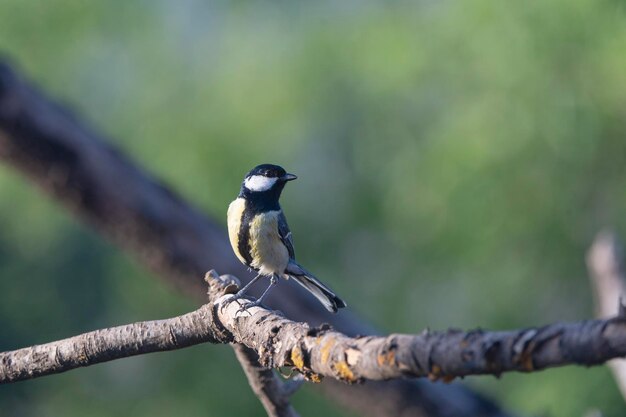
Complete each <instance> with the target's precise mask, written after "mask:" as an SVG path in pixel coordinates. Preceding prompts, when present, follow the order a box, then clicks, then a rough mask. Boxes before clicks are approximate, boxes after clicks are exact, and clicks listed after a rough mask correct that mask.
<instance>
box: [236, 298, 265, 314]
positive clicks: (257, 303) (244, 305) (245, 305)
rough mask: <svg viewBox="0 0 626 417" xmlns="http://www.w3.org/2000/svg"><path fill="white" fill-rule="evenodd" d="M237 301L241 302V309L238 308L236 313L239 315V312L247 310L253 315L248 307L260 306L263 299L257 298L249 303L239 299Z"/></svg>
mask: <svg viewBox="0 0 626 417" xmlns="http://www.w3.org/2000/svg"><path fill="white" fill-rule="evenodd" d="M235 301H237V304H239V309H238V310H237V312H236V313H235V315H239V313H243V312H247V313H248V314H249V315H252V313H250V312H249V311H248V309H250V308H252V307H258V306H260V305H261V300H255V301H251V302H247V303H241V302H239V300H238V299H236V300H235Z"/></svg>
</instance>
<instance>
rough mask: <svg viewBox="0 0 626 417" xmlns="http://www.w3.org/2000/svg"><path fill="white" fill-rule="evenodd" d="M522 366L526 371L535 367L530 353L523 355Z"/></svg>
mask: <svg viewBox="0 0 626 417" xmlns="http://www.w3.org/2000/svg"><path fill="white" fill-rule="evenodd" d="M522 366H523V367H524V370H525V371H528V372H530V371H533V370H534V369H535V367H534V365H533V358H532V356H531V355H524V357H523V358H522Z"/></svg>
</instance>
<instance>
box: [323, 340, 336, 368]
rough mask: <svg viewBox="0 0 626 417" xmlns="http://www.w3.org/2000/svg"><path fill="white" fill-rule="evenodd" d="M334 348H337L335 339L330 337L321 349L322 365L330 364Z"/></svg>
mask: <svg viewBox="0 0 626 417" xmlns="http://www.w3.org/2000/svg"><path fill="white" fill-rule="evenodd" d="M333 346H335V339H334V338H332V337H329V338H328V340H327V341H326V342H325V343H324V344H323V345H322V348H321V349H320V353H321V355H320V360H321V361H322V364H324V365H325V364H326V362H328V358H329V357H330V351H331V349H332V348H333Z"/></svg>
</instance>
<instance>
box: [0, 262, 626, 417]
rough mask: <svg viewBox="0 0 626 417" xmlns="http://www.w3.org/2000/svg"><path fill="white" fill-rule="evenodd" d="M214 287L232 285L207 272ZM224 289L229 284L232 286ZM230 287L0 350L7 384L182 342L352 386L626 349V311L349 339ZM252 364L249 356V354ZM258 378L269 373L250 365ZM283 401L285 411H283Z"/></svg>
mask: <svg viewBox="0 0 626 417" xmlns="http://www.w3.org/2000/svg"><path fill="white" fill-rule="evenodd" d="M207 277H208V278H207V281H208V282H209V283H210V288H211V289H210V291H209V294H210V295H212V296H213V298H215V295H216V294H217V293H219V292H220V289H221V291H222V292H224V291H226V292H228V293H230V292H232V291H234V290H235V288H234V286H225V285H224V280H223V279H220V277H217V276H216V274H214V273H213V274H212V275H211V273H209V274H207ZM225 288H226V289H225ZM247 302H248V303H249V302H251V300H248V299H240V300H237V301H234V302H233V301H232V294H226V295H223V296H221V297H219V298H217V301H216V302H215V303H208V304H206V305H204V306H202V307H200V308H199V309H198V310H196V311H194V312H191V313H188V314H185V315H182V316H179V317H174V318H171V319H167V320H157V321H148V322H140V323H134V324H129V325H126V326H120V327H113V328H110V329H103V330H97V331H94V332H90V333H85V334H83V335H80V336H75V337H72V338H69V339H64V340H61V341H57V342H52V343H47V344H44V345H39V346H33V347H29V348H24V349H19V350H15V351H12V352H5V353H1V354H0V382H5V383H6V382H13V381H18V380H23V379H28V378H34V377H37V376H42V375H48V374H52V373H58V372H63V371H66V370H70V369H74V368H77V367H80V366H88V365H91V364H95V363H100V362H104V361H108V360H112V359H117V358H121V357H125V356H132V355H137V354H141V353H149V352H156V351H164V350H173V349H180V348H183V347H186V346H190V345H193V344H198V343H204V342H210V343H230V342H235V343H239V344H241V345H243V346H246V347H248V348H249V349H251V350H253V352H254V353H255V354H256V355H257V356H258V358H259V363H260V364H261V365H262V366H264V367H266V368H277V367H293V368H294V369H296V370H297V371H299V372H300V373H302V374H303V375H304V376H305V378H307V379H309V380H312V381H315V382H319V381H320V380H321V378H322V377H330V378H334V379H337V380H340V381H343V382H347V383H355V382H363V381H366V380H388V379H393V378H403V377H425V376H427V377H429V378H430V379H432V380H437V379H442V380H444V381H447V382H449V381H451V380H452V379H454V378H456V377H464V376H467V375H485V374H488V375H500V374H501V373H503V372H510V371H520V372H533V371H539V370H542V369H545V368H550V367H555V366H563V365H570V364H577V365H585V366H590V365H597V364H600V363H603V362H606V361H607V360H609V359H613V358H617V357H622V356H624V355H626V318H625V317H624V316H617V317H614V318H610V319H603V320H589V321H581V322H574V323H556V324H551V325H548V326H544V327H540V328H532V329H522V330H513V331H501V332H488V331H483V330H472V331H469V332H463V331H460V330H449V331H446V332H429V331H426V332H422V333H421V334H419V335H401V334H392V335H389V336H386V337H376V336H364V337H356V338H354V337H349V336H346V335H345V334H343V333H340V332H337V331H334V330H332V329H330V328H329V327H328V326H324V325H323V326H320V327H311V326H309V325H308V324H306V323H301V322H294V321H291V320H289V319H287V318H285V317H284V316H282V315H281V314H279V313H277V312H276V311H272V310H268V309H266V308H264V307H260V306H259V307H251V308H249V309H247V310H245V311H241V303H247ZM239 355H245V357H246V361H245V363H248V364H249V363H250V360H249V359H250V358H251V356H250V354H249V353H248V352H247V351H244V352H241V351H240V352H239ZM246 372H247V373H248V372H250V373H253V374H254V375H255V377H254V378H253V379H252V381H257V382H258V381H261V378H266V377H268V374H267V373H265V372H261V371H259V369H258V368H256V367H254V368H247V369H246ZM253 388H254V390H255V392H257V391H259V392H261V398H262V399H263V401H264V405H266V407H268V408H269V409H271V410H274V412H275V414H274V415H284V416H288V415H295V414H293V410H291V414H289V413H290V411H289V408H290V407H289V404H288V402H287V395H286V393H285V392H284V391H283V390H282V386H281V385H276V380H275V379H274V377H272V378H270V379H269V381H268V383H266V384H261V385H258V386H256V387H254V386H253ZM279 408H281V409H282V412H283V413H284V414H278V409H279Z"/></svg>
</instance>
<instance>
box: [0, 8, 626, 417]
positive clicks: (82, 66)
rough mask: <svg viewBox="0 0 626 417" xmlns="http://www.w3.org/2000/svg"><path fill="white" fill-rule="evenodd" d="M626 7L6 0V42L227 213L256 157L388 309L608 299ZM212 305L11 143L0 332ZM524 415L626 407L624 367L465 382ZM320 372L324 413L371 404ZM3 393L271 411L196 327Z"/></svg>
mask: <svg viewBox="0 0 626 417" xmlns="http://www.w3.org/2000/svg"><path fill="white" fill-rule="evenodd" d="M625 23H626V19H625V13H624V3H623V2H621V1H599V0H575V1H572V0H567V1H566V0H551V1H545V0H544V1H539V0H531V1H524V2H499V1H495V0H468V1H460V0H457V1H427V0H423V1H414V2H410V1H387V2H384V1H373V0H372V1H365V2H353V1H334V2H330V1H318V2H294V1H274V2H267V1H236V2H226V1H216V2H203V1H195V0H184V1H178V2H171V1H124V2H122V1H118V2H115V1H110V2H86V1H73V0H48V1H37V2H25V1H23V0H0V52H1V53H3V54H5V55H6V56H8V57H10V58H11V59H13V60H14V61H15V62H16V63H17V64H19V67H20V68H21V69H22V70H24V71H25V73H26V74H28V77H29V78H30V79H31V80H35V81H36V82H37V83H38V84H39V85H40V86H42V87H43V88H44V89H45V90H46V91H48V92H49V93H50V94H51V95H52V96H54V97H56V98H58V99H60V100H62V101H63V102H64V103H66V104H68V105H69V106H71V107H72V108H73V109H74V110H75V111H76V113H77V114H78V115H79V116H80V117H81V118H83V119H85V120H86V121H88V122H89V123H90V124H91V125H93V126H95V127H96V128H97V129H99V130H100V131H102V132H104V133H105V134H106V135H108V136H109V137H111V138H112V139H111V140H113V141H115V143H116V144H117V146H119V147H120V148H121V149H122V150H123V151H124V152H126V153H127V154H129V155H130V156H131V157H132V158H133V159H134V160H136V161H137V162H138V163H139V164H140V165H142V166H144V167H146V168H147V169H149V170H150V171H151V172H153V173H155V175H156V176H158V177H159V178H161V179H163V180H164V181H166V182H167V183H169V184H170V185H171V186H172V187H174V188H176V189H177V190H179V191H180V193H181V194H183V195H184V196H185V197H186V198H187V199H188V200H190V201H192V202H193V203H194V204H196V205H197V206H199V207H200V208H201V209H202V210H203V211H205V212H206V213H207V214H209V215H211V216H214V217H216V218H217V219H219V220H220V221H222V222H224V220H225V219H224V217H225V211H226V207H227V205H228V203H229V202H230V200H231V199H232V198H234V196H235V195H236V193H237V190H238V187H239V184H240V181H241V177H242V175H243V173H244V172H245V171H247V170H248V169H249V168H251V167H252V166H254V165H256V164H257V163H262V162H274V163H279V164H281V165H283V166H285V167H286V168H287V169H288V170H289V171H292V172H294V173H296V174H298V175H299V177H300V180H299V181H297V182H296V183H293V184H292V185H290V186H289V187H288V188H287V190H286V192H285V193H284V197H283V207H284V208H285V210H286V212H287V214H288V218H289V220H290V224H291V228H292V230H293V231H294V233H295V239H296V245H297V248H298V255H299V259H300V260H301V261H302V263H303V264H304V265H307V267H308V268H309V269H312V270H313V271H315V272H316V273H317V275H319V276H320V277H322V278H323V280H324V281H326V282H328V283H329V284H331V286H332V287H334V288H335V289H336V290H337V292H338V293H339V294H341V295H342V296H343V297H344V298H345V299H346V300H347V301H348V303H349V304H350V307H351V308H352V309H354V310H355V311H357V312H358V313H360V314H362V315H363V316H365V317H367V318H368V319H369V320H371V321H372V322H373V323H375V324H376V325H377V326H379V327H380V328H381V329H384V330H386V331H395V332H419V331H420V330H422V329H423V328H424V327H427V326H428V327H430V328H433V329H444V328H447V327H460V328H472V327H477V326H480V327H483V328H489V329H507V328H515V327H524V326H533V325H541V324H545V323H549V322H553V321H558V320H577V319H584V318H589V317H591V316H592V314H593V312H592V303H591V292H590V288H589V283H588V278H587V273H586V269H585V265H584V254H585V251H586V249H587V247H588V245H589V244H590V242H591V240H592V239H593V237H594V235H595V233H596V232H598V231H599V230H600V229H601V228H602V227H605V226H611V227H614V228H616V230H617V231H618V233H619V234H621V235H622V236H625V235H626V218H625V217H624V216H623V215H622V213H624V210H625V209H626V194H625V193H624V191H625V187H626V141H625V140H624V135H625V134H626V53H625V51H626V24H625ZM193 307H194V304H193V303H192V302H191V301H189V300H187V299H185V298H183V297H182V296H181V295H179V294H177V293H176V292H175V291H174V290H173V289H172V288H170V287H169V286H168V285H167V284H164V283H162V282H161V281H159V280H155V279H153V277H151V276H150V275H149V274H148V273H147V272H145V271H144V270H143V269H142V268H141V267H140V266H139V265H137V264H135V263H134V262H133V261H131V260H129V259H128V258H127V257H126V256H125V255H124V254H123V253H121V252H120V251H118V250H117V249H116V248H114V247H112V246H111V245H109V244H108V243H106V242H103V241H102V240H101V239H100V238H99V236H97V235H96V234H95V233H93V232H92V231H90V230H87V229H86V228H85V227H83V226H82V225H80V224H78V223H77V222H76V221H75V220H74V219H72V218H71V216H70V215H68V214H67V213H66V212H65V211H64V210H63V209H61V208H59V207H57V206H56V205H54V204H53V203H52V202H50V201H49V200H48V199H47V198H46V197H44V196H42V195H41V194H40V193H39V192H37V191H36V190H34V189H33V187H31V185H30V184H28V183H27V182H26V181H25V180H24V179H23V178H21V177H20V176H19V175H17V174H16V173H14V172H13V171H11V170H10V169H9V168H7V167H4V166H1V167H0V350H8V349H14V348H18V347H23V346H27V345H31V344H34V343H41V342H46V341H50V340H53V339H58V338H63V337H67V336H71V335H74V334H77V333H79V332H83V331H88V330H92V329H96V328H100V327H106V326H112V325H117V324H123V323H128V322H132V321H137V320H146V319H156V318H164V317H168V316H171V315H175V314H179V313H183V312H186V311H188V310H190V309H192V308H193ZM465 383H466V384H468V385H470V386H471V387H473V388H474V389H476V390H479V391H480V392H483V393H485V394H487V395H489V396H491V397H492V398H494V399H496V400H497V401H498V402H499V403H501V404H502V405H503V406H504V407H507V408H509V409H511V410H515V411H518V412H520V413H523V414H533V415H543V416H556V417H559V416H568V417H570V416H582V415H583V414H584V413H586V412H587V411H588V410H591V409H600V410H602V411H603V412H604V413H605V415H606V416H622V415H624V409H625V407H624V403H623V400H622V399H621V397H620V395H619V393H618V391H617V388H616V387H615V384H614V382H613V380H612V378H611V375H610V373H609V371H608V370H607V369H606V368H605V367H595V368H591V369H584V368H578V367H568V368H564V369H557V370H549V371H545V372H541V373H536V374H530V375H520V374H507V375H504V376H503V377H502V378H501V379H499V380H498V379H495V378H492V377H472V378H468V379H467V380H466V381H465ZM319 395H320V394H318V393H317V392H316V391H315V390H312V389H310V388H307V389H304V390H302V391H301V392H299V393H298V394H297V395H296V397H295V399H294V402H295V405H296V407H297V408H298V409H299V410H300V411H301V412H302V413H303V414H304V415H329V416H345V415H350V414H349V413H347V412H346V411H345V410H341V409H339V408H337V407H336V406H334V405H333V404H330V403H327V402H326V401H325V400H322V401H320V399H321V398H322V397H320V396H319ZM0 415H1V416H84V415H89V416H118V415H119V416H131V415H132V416H170V415H184V416H192V417H193V416H226V415H256V416H262V415H264V413H263V411H262V408H261V407H260V405H259V403H258V402H257V400H256V398H255V397H254V396H253V394H252V393H251V391H250V390H249V389H248V388H247V385H246V381H245V378H244V376H243V375H242V372H241V371H240V370H239V367H238V365H237V362H236V361H235V359H234V355H233V353H232V351H231V350H230V349H229V348H228V347H224V346H197V347H194V348H190V349H185V350H182V351H178V352H170V353H162V354H153V355H148V356H142V357H137V358H133V359H126V360H121V361H116V362H113V363H108V364H103V365H98V366H94V367H91V368H88V369H81V370H76V371H72V372H69V373H66V374H63V375H58V376H52V377H47V378H42V379H38V380H34V381H29V382H22V383H18V384H15V385H10V386H3V387H0Z"/></svg>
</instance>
